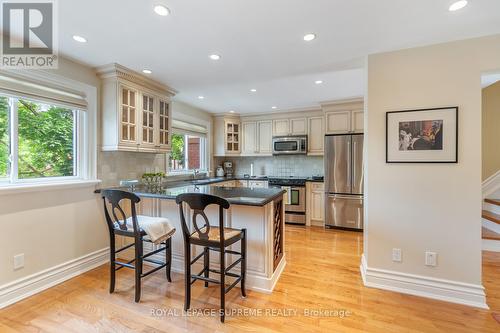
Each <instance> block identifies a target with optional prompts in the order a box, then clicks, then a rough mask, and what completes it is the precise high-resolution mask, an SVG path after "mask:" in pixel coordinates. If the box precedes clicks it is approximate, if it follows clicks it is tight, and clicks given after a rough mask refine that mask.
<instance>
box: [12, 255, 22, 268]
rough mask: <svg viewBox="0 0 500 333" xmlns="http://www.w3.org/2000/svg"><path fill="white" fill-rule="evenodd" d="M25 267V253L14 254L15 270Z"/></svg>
mask: <svg viewBox="0 0 500 333" xmlns="http://www.w3.org/2000/svg"><path fill="white" fill-rule="evenodd" d="M23 267H24V253H21V254H16V255H15V256H14V270H16V269H21V268H23Z"/></svg>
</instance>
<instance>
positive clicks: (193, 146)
mask: <svg viewBox="0 0 500 333" xmlns="http://www.w3.org/2000/svg"><path fill="white" fill-rule="evenodd" d="M169 169H170V171H171V172H174V173H175V172H187V171H190V170H206V169H207V161H206V139H205V138H204V137H201V136H197V135H192V134H179V133H174V134H172V152H171V153H170V158H169Z"/></svg>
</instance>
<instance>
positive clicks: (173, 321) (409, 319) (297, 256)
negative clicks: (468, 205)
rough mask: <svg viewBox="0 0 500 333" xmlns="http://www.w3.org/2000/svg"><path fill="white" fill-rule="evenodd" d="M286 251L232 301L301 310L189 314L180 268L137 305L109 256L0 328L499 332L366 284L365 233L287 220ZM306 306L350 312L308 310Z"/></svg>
mask: <svg viewBox="0 0 500 333" xmlns="http://www.w3.org/2000/svg"><path fill="white" fill-rule="evenodd" d="M286 252H287V261H288V264H287V266H286V269H285V271H284V273H283V275H282V276H281V279H280V281H279V282H278V284H277V285H276V289H275V291H274V292H273V293H272V294H270V295H268V294H261V293H257V292H253V291H248V297H247V298H246V299H242V298H241V297H240V293H239V289H237V288H235V289H234V290H232V291H231V292H230V293H229V294H228V295H227V296H226V302H227V303H226V307H227V308H228V309H233V310H236V309H238V310H241V311H244V310H248V311H249V310H252V309H262V311H263V312H264V314H266V309H277V310H281V311H285V310H287V309H292V310H296V311H297V312H298V313H297V315H291V316H284V313H282V315H281V316H274V317H273V316H243V315H240V316H234V315H233V316H231V315H229V316H226V323H225V324H221V323H220V322H219V319H218V317H217V316H214V317H210V316H204V317H198V316H195V317H184V316H182V314H183V311H182V308H183V295H184V286H183V277H182V275H181V274H175V273H174V274H173V275H172V278H173V283H168V282H167V280H166V278H165V273H164V272H163V271H161V272H157V273H155V274H153V275H152V276H151V277H149V278H146V279H144V281H143V297H142V300H141V303H139V304H136V303H134V301H133V298H134V296H133V294H134V293H133V291H134V288H133V281H134V279H133V272H132V271H130V270H120V271H119V272H118V278H117V286H116V290H117V292H116V293H115V294H109V293H108V282H109V280H108V267H107V265H106V266H102V267H99V268H97V269H95V270H93V271H90V272H88V273H86V274H83V275H81V276H78V277H76V278H74V279H71V280H69V281H67V282H65V283H62V284H60V285H58V286H56V287H53V288H51V289H49V290H47V291H45V292H42V293H40V294H37V295H35V296H33V297H31V298H29V299H26V300H24V301H21V302H19V303H17V304H14V305H12V306H10V307H8V308H5V309H3V310H1V311H0V332H2V333H4V332H5V333H8V332H85V333H88V332H303V333H306V332H448V333H452V332H453V333H455V332H500V323H497V322H496V321H495V320H494V319H493V316H492V313H493V311H486V310H480V309H475V308H471V307H467V306H461V305H456V304H451V303H446V302H441V301H434V300H429V299H425V298H420V297H415V296H409V295H403V294H399V293H394V292H389V291H382V290H377V289H370V288H366V287H364V286H363V284H362V281H361V277H360V274H359V264H360V256H361V253H362V234H360V233H353V232H346V231H335V230H323V229H322V228H310V229H304V228H303V227H294V226H286ZM483 257H484V269H483V270H484V285H485V287H486V289H487V294H488V304H489V305H490V307H491V308H492V309H493V310H496V312H497V313H500V279H499V277H500V255H499V254H498V253H484V254H483ZM192 293H193V298H192V303H191V304H192V309H198V310H202V309H213V310H217V309H218V303H219V289H218V288H217V286H213V287H210V288H208V289H205V288H204V287H203V283H201V282H199V283H195V285H194V286H193V291H192ZM155 309H157V315H156V316H155V315H152V311H153V310H155ZM171 309H172V310H171ZM304 309H323V310H345V311H349V313H348V316H345V317H343V318H341V317H339V316H338V313H336V312H332V313H330V317H328V316H327V317H324V316H305V315H304V313H303V311H304ZM170 310H171V311H172V313H167V314H165V313H163V315H162V311H170ZM172 314H177V315H178V316H172ZM290 314H292V313H290ZM335 315H337V316H335Z"/></svg>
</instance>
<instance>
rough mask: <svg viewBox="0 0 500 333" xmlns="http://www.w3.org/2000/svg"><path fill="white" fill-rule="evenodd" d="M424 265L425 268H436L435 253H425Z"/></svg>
mask: <svg viewBox="0 0 500 333" xmlns="http://www.w3.org/2000/svg"><path fill="white" fill-rule="evenodd" d="M425 265H426V266H437V253H436V252H429V251H427V252H425Z"/></svg>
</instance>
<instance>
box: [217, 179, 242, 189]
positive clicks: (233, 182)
mask: <svg viewBox="0 0 500 333" xmlns="http://www.w3.org/2000/svg"><path fill="white" fill-rule="evenodd" d="M237 182H238V181H237V180H228V181H225V182H222V183H215V184H213V185H212V186H215V187H238V185H239V183H237Z"/></svg>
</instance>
